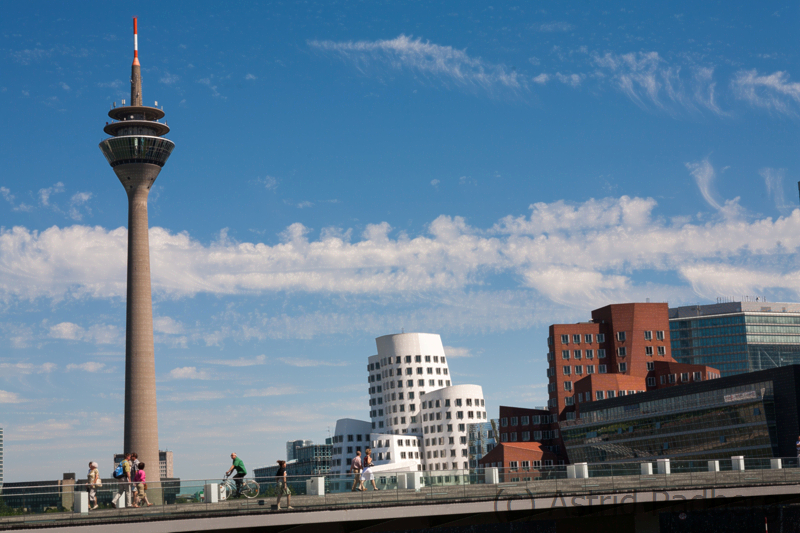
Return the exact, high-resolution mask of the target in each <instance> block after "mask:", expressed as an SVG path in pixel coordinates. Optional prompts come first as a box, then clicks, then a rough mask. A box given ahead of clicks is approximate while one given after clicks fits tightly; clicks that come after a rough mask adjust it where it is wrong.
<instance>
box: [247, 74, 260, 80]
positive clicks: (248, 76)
mask: <svg viewBox="0 0 800 533" xmlns="http://www.w3.org/2000/svg"><path fill="white" fill-rule="evenodd" d="M244 79H246V80H257V79H258V78H257V77H256V76H254V75H253V74H250V73H248V74H247V76H245V77H244Z"/></svg>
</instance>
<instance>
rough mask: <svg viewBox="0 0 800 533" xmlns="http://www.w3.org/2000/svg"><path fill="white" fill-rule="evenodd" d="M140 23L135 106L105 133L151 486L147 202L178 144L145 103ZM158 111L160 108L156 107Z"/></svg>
mask: <svg viewBox="0 0 800 533" xmlns="http://www.w3.org/2000/svg"><path fill="white" fill-rule="evenodd" d="M138 48H139V46H138V36H137V27H136V19H135V18H134V19H133V65H132V66H131V100H130V105H125V101H124V100H123V101H122V106H121V107H116V104H115V105H114V107H113V108H112V109H111V111H109V113H108V116H109V117H111V119H112V122H110V123H108V124H107V125H106V127H105V128H104V129H103V131H105V132H106V133H107V134H108V135H110V136H111V137H110V138H108V139H106V140H104V141H103V142H101V143H100V149H101V150H102V151H103V155H105V156H106V159H108V162H109V164H110V165H111V168H113V169H114V172H115V173H116V175H117V178H119V181H120V183H122V186H123V187H125V192H126V193H127V194H128V292H127V310H126V311H127V321H126V330H125V443H124V444H125V446H124V449H123V451H125V452H136V453H137V454H138V455H139V460H140V461H142V462H144V463H146V464H147V465H148V468H147V481H148V482H151V481H158V480H159V479H160V475H159V467H158V464H159V461H158V416H157V410H156V371H155V355H154V351H153V304H152V295H151V292H150V242H149V239H148V235H147V230H148V225H147V196H148V194H150V188H151V187H152V186H153V183H154V182H155V180H156V177H158V174H159V172H161V167H163V166H164V163H166V162H167V159H168V158H169V155H170V153H172V149H173V148H175V143H173V142H172V141H170V140H169V139H165V138H164V137H163V136H164V135H166V134H167V133H168V132H169V128H168V127H167V125H166V123H164V122H162V121H161V119H163V118H164V112H163V111H162V110H161V109H158V108H157V107H155V106H154V107H150V106H146V105H144V104H143V103H142V75H141V67H140V65H139V51H138ZM156 105H157V104H156Z"/></svg>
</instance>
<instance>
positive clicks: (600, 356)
mask: <svg viewBox="0 0 800 533" xmlns="http://www.w3.org/2000/svg"><path fill="white" fill-rule="evenodd" d="M597 358H598V359H605V358H606V350H605V349H604V348H600V349H599V350H597Z"/></svg>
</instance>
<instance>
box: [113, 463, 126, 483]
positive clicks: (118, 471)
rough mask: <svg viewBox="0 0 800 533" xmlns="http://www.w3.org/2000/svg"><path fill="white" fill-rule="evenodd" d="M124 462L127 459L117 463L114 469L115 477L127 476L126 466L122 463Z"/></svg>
mask: <svg viewBox="0 0 800 533" xmlns="http://www.w3.org/2000/svg"><path fill="white" fill-rule="evenodd" d="M124 462H125V461H122V462H121V463H119V464H118V465H117V468H115V469H114V474H113V476H114V479H122V478H124V477H125V467H123V466H122V463H124Z"/></svg>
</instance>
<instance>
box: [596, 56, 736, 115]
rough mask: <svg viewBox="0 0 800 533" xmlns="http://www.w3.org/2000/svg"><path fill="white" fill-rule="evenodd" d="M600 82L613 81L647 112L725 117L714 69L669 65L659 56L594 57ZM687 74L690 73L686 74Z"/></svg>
mask: <svg viewBox="0 0 800 533" xmlns="http://www.w3.org/2000/svg"><path fill="white" fill-rule="evenodd" d="M593 61H594V64H595V66H596V67H597V69H598V70H597V72H596V73H595V75H596V77H598V78H601V79H602V78H605V77H607V76H608V77H610V79H611V80H612V82H613V83H614V84H615V85H616V87H617V88H618V89H619V90H620V91H622V93H623V94H625V95H626V96H627V97H628V98H630V99H631V100H632V101H633V102H634V103H635V104H636V105H638V106H639V107H641V108H643V109H649V108H651V107H655V108H657V109H659V110H661V111H666V112H669V113H675V112H677V111H678V110H687V111H692V112H697V111H701V110H705V111H710V112H712V113H714V114H716V115H725V114H726V113H725V112H724V111H722V109H720V107H719V105H718V104H717V101H716V82H715V81H714V69H713V68H712V67H709V66H695V65H690V66H689V67H688V68H687V69H682V68H681V66H674V65H669V64H668V63H667V61H666V60H664V58H662V57H661V56H659V54H658V52H638V53H628V54H621V55H620V54H612V53H610V52H607V53H606V54H605V55H602V56H601V55H598V54H595V55H594V57H593ZM684 70H686V71H688V73H687V72H683V71H684Z"/></svg>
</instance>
